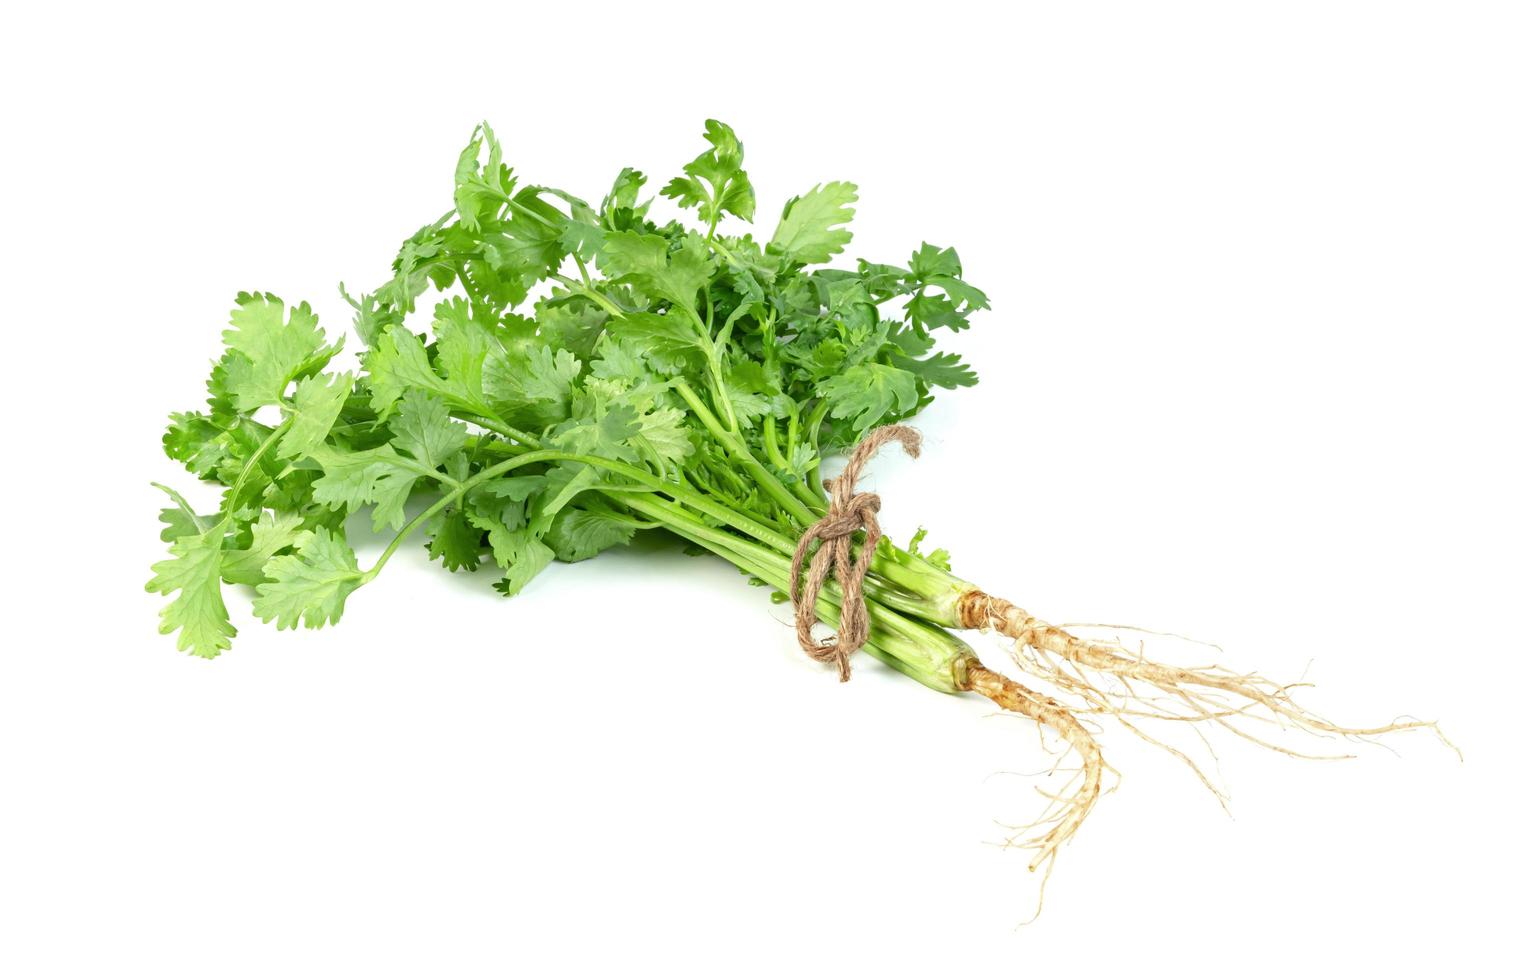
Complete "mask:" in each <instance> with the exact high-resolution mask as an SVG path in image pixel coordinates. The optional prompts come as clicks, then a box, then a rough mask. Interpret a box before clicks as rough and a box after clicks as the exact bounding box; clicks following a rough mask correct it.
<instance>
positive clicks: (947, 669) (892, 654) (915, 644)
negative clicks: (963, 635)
mask: <svg viewBox="0 0 1524 980" xmlns="http://www.w3.org/2000/svg"><path fill="white" fill-rule="evenodd" d="M657 509H658V510H660V509H661V508H657ZM658 519H659V520H661V522H662V523H663V524H664V525H666V526H667V527H668V529H669V530H671V531H672V532H673V533H675V534H677V535H679V536H681V537H683V538H686V539H687V540H689V541H691V542H693V543H694V544H696V545H698V546H699V547H701V548H704V549H705V550H706V551H709V552H711V553H713V554H715V555H718V556H719V557H721V558H723V559H725V560H726V561H728V562H730V563H731V564H732V565H734V566H736V567H737V568H739V569H741V570H742V571H744V572H746V573H748V574H751V575H755V576H756V577H757V578H759V579H761V580H762V581H764V582H766V583H767V584H768V585H771V586H772V587H773V588H775V589H778V590H780V591H785V592H786V591H787V590H788V566H787V563H786V562H783V561H782V560H781V559H778V558H777V556H772V555H769V554H767V553H766V552H765V550H764V551H763V552H762V553H760V554H759V553H758V552H757V551H756V550H755V549H753V548H746V547H737V546H738V545H744V544H745V542H742V541H741V540H740V539H737V538H734V537H731V536H730V535H726V534H724V532H713V531H712V530H710V529H706V528H704V527H703V526H702V525H699V524H697V523H695V522H692V521H685V520H682V519H681V517H680V515H679V514H670V513H669V514H665V515H663V516H661V517H659V518H658ZM840 596H841V593H840V591H839V590H837V589H836V587H835V585H834V583H833V584H831V585H829V586H827V588H826V589H824V590H822V592H821V596H820V600H819V602H818V603H817V606H816V608H817V610H818V612H819V613H820V615H821V618H822V619H824V620H825V621H826V622H827V624H829V625H831V626H836V625H838V624H839V623H840V622H841V602H840ZM868 618H869V622H870V625H869V628H868V642H867V643H866V644H865V645H864V646H863V648H862V649H863V651H864V652H865V653H867V654H869V655H870V656H872V657H875V658H876V659H878V660H881V661H883V662H884V663H885V664H887V665H889V666H890V667H893V668H894V669H896V670H898V671H900V672H902V673H904V674H907V675H909V676H910V677H913V678H915V679H916V680H917V681H919V682H920V683H922V684H924V685H925V686H927V687H929V688H932V689H933V690H937V691H943V692H946V693H948V694H954V693H957V692H959V691H962V690H963V689H964V685H963V683H962V677H961V672H962V669H963V666H964V664H966V662H967V659H968V658H969V657H970V656H971V655H972V650H970V648H969V647H968V645H967V644H965V643H964V642H963V641H962V640H959V639H958V638H957V637H955V636H951V635H949V634H948V633H945V632H943V631H942V630H940V629H937V628H936V627H934V626H928V625H927V624H925V623H922V622H918V621H916V620H914V619H910V618H908V617H906V616H902V615H900V614H899V613H897V612H895V611H894V610H893V609H890V608H887V607H886V606H883V605H880V604H878V603H877V602H875V601H873V600H872V599H871V598H870V599H869V613H868Z"/></svg>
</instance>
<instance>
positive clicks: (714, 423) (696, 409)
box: [674, 381, 816, 527]
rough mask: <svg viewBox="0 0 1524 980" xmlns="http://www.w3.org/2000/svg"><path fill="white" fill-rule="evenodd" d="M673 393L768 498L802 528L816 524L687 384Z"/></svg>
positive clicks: (796, 499) (803, 504) (678, 387)
mask: <svg viewBox="0 0 1524 980" xmlns="http://www.w3.org/2000/svg"><path fill="white" fill-rule="evenodd" d="M674 390H675V391H676V392H677V393H678V395H680V396H681V397H682V399H683V401H685V402H687V403H688V407H689V408H690V409H692V410H693V414H694V415H696V416H698V419H699V421H700V422H701V423H703V425H704V428H706V429H708V430H709V431H710V433H711V434H712V435H713V436H714V437H715V439H716V440H717V441H718V442H719V443H720V445H721V446H723V447H724V448H725V451H726V452H728V453H729V454H730V455H731V456H732V457H733V458H734V459H735V461H736V462H738V463H740V464H741V467H742V468H743V469H745V470H746V472H747V473H748V474H750V475H751V477H752V478H753V479H754V480H756V481H757V485H758V486H760V487H761V488H762V489H763V491H765V492H766V493H767V495H768V496H769V497H772V498H773V499H774V500H775V501H777V502H778V503H779V504H780V505H782V507H783V509H784V511H786V512H787V513H788V515H789V516H790V517H792V518H793V519H794V520H796V521H798V522H799V524H800V526H802V527H807V526H809V525H811V524H813V523H815V518H816V515H815V513H814V512H813V511H812V510H810V508H809V507H808V506H806V505H805V503H804V502H803V501H802V500H800V499H799V498H798V497H796V496H794V495H793V494H792V493H790V492H789V489H788V487H786V486H784V485H783V481H782V480H779V479H778V478H777V477H776V476H774V475H773V472H772V471H771V470H769V469H768V468H767V467H765V466H763V465H762V464H761V463H759V462H757V458H756V457H755V456H753V455H752V454H751V450H750V449H748V448H746V443H744V442H742V441H741V440H740V439H739V438H738V437H737V436H736V434H735V433H734V432H731V431H729V430H728V429H726V428H724V427H723V426H722V425H720V421H719V419H717V418H715V417H714V413H713V412H711V411H709V406H707V405H705V404H704V402H703V401H702V400H701V399H700V398H699V396H698V395H697V394H696V393H695V392H694V390H693V389H692V388H690V387H688V383H687V382H685V381H679V382H678V383H677V384H676V385H675V386H674Z"/></svg>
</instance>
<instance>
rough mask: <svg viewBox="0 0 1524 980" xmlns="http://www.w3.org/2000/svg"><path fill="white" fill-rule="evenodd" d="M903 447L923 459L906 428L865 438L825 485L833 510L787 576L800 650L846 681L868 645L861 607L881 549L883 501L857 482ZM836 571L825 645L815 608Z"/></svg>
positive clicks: (915, 436) (802, 544)
mask: <svg viewBox="0 0 1524 980" xmlns="http://www.w3.org/2000/svg"><path fill="white" fill-rule="evenodd" d="M896 441H897V442H899V444H900V445H902V446H904V447H905V452H906V453H907V454H909V456H910V458H911V459H915V458H916V457H918V456H920V455H921V434H920V433H919V432H917V431H916V430H915V429H912V428H910V427H909V426H907V425H885V426H880V427H879V428H877V429H874V430H873V431H872V432H870V433H868V434H867V435H866V436H864V437H863V441H862V442H860V443H858V444H857V448H856V449H854V450H852V457H851V458H850V459H848V460H847V465H846V467H845V468H844V469H843V470H842V471H841V475H840V476H838V477H837V478H836V479H834V480H827V481H826V483H825V487H826V489H827V490H829V491H830V492H831V504H830V507H829V508H828V509H827V510H826V515H825V516H824V517H822V518H821V519H820V520H818V521H816V522H815V523H814V524H812V525H810V527H809V528H808V529H807V530H806V531H805V532H804V534H803V536H801V537H800V538H799V545H798V547H796V548H795V549H794V564H793V568H792V570H791V571H790V574H789V598H790V599H792V600H793V602H794V627H795V629H796V630H797V632H798V634H799V647H800V649H802V650H804V652H805V653H807V654H809V655H810V656H811V657H812V658H814V659H815V660H818V661H820V662H821V663H829V662H830V661H832V660H834V661H836V670H837V673H838V675H839V676H840V677H841V679H842V680H843V681H846V680H849V679H851V677H852V667H851V664H850V663H849V662H848V659H847V658H849V657H850V656H851V655H852V654H853V653H854V652H856V651H857V650H858V649H859V648H860V647H862V645H863V644H864V643H866V642H867V640H868V605H867V603H866V602H864V601H863V579H864V578H866V577H867V575H868V566H869V565H871V564H872V563H873V552H874V551H875V550H876V549H877V548H878V539H879V537H880V535H881V532H880V531H879V527H878V517H877V515H878V507H879V503H880V501H879V497H878V494H876V493H857V492H856V489H857V479H858V477H860V476H862V472H863V468H864V467H866V466H867V465H868V461H869V460H871V459H872V458H873V456H874V454H876V453H877V452H878V451H879V449H880V448H882V447H883V445H884V443H886V442H896ZM858 528H862V531H863V550H862V553H861V554H859V555H858V558H857V561H855V562H854V561H852V536H853V535H854V534H856V533H857V530H858ZM816 541H819V542H820V547H819V549H817V550H816V552H815V556H814V558H811V559H810V562H809V566H810V567H809V574H808V576H807V577H806V578H805V582H804V587H803V588H802V589H801V588H800V585H799V573H800V572H801V571H803V569H804V564H805V559H806V557H807V556H808V555H809V550H810V545H812V544H814V543H815V542H816ZM833 566H834V567H835V569H836V582H837V584H838V585H840V586H841V622H840V625H839V626H838V627H837V629H836V636H835V638H834V639H833V640H831V641H828V642H826V643H819V642H817V641H816V640H815V636H814V633H813V630H814V627H815V622H816V616H815V602H816V600H818V599H819V598H820V590H821V589H822V588H823V587H824V586H825V577H826V573H827V572H829V571H830V570H831V568H832V567H833Z"/></svg>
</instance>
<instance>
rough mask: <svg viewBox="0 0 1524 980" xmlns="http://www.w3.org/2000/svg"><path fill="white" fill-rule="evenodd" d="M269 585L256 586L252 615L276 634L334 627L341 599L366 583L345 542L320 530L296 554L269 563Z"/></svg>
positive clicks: (274, 559)
mask: <svg viewBox="0 0 1524 980" xmlns="http://www.w3.org/2000/svg"><path fill="white" fill-rule="evenodd" d="M265 578H266V579H268V581H265V582H261V583H260V584H259V585H257V586H255V592H256V593H257V595H256V598H255V599H254V614H255V615H256V616H258V617H259V618H260V619H261V620H263V621H264V622H266V623H268V622H270V621H271V620H274V621H275V628H276V629H283V630H284V629H295V628H296V627H297V625H298V624H300V625H304V626H306V627H307V628H308V629H318V628H319V627H322V626H324V625H326V624H329V623H337V622H338V621H339V617H340V616H342V615H343V614H344V600H345V599H347V598H349V594H350V593H351V592H353V591H354V590H355V589H358V588H359V587H360V586H361V585H362V584H363V583H364V580H365V574H364V573H363V572H361V571H360V566H359V563H358V562H356V561H355V553H354V551H353V550H351V549H350V547H349V545H348V543H347V542H345V540H344V539H343V538H342V537H341V536H339V535H337V534H335V533H334V532H332V531H330V530H329V529H328V528H326V527H320V528H318V529H317V530H316V531H315V532H313V534H312V536H311V537H309V538H307V539H306V540H305V541H303V542H302V543H301V545H300V546H298V548H297V551H296V554H294V555H281V556H280V557H277V558H272V559H270V562H269V564H267V565H266V566H265Z"/></svg>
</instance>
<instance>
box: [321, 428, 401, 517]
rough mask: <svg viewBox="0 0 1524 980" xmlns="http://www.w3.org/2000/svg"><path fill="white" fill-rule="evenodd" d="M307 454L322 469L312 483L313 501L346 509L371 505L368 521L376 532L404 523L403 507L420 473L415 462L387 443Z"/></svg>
mask: <svg viewBox="0 0 1524 980" xmlns="http://www.w3.org/2000/svg"><path fill="white" fill-rule="evenodd" d="M310 455H311V457H312V459H313V460H315V461H316V462H317V464H318V465H319V466H321V467H322V469H323V475H322V476H321V477H319V478H318V479H317V480H316V481H315V482H314V483H313V484H312V499H313V500H314V501H316V502H317V503H320V504H324V505H325V506H327V507H330V508H332V509H333V510H338V511H345V512H352V511H356V510H359V509H360V508H361V507H364V506H366V505H367V504H374V505H375V507H376V509H375V513H373V514H372V515H371V523H372V525H373V526H374V528H375V530H377V531H380V530H381V529H383V528H386V527H392V528H400V527H401V526H402V525H403V524H404V523H406V521H407V516H406V515H405V514H404V513H403V507H404V505H406V504H407V498H408V496H409V494H411V493H412V492H413V484H414V483H415V482H417V480H418V478H419V477H420V476H422V475H423V474H421V473H420V472H419V468H420V466H419V464H418V463H415V462H413V461H412V460H408V459H404V458H402V457H401V456H399V455H397V451H396V450H395V449H393V448H392V447H391V446H390V445H385V446H377V447H376V448H374V449H364V450H360V451H358V452H344V451H343V450H339V449H334V448H332V447H329V446H319V447H318V448H317V449H314V450H313V451H312V453H311V454H310Z"/></svg>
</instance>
